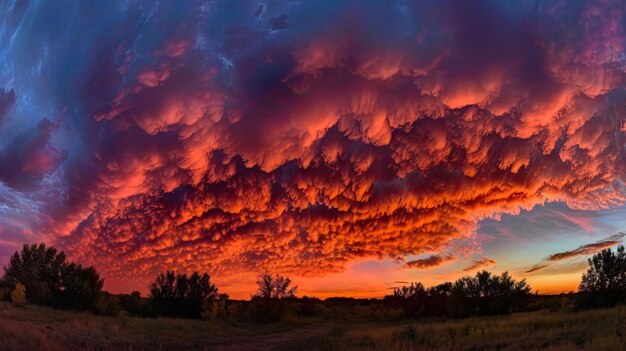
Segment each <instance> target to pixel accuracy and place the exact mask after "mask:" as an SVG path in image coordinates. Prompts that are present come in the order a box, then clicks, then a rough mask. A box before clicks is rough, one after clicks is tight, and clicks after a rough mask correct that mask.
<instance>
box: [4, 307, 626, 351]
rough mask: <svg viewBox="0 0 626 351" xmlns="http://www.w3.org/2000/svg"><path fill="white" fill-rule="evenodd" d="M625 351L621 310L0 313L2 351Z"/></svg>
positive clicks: (625, 332)
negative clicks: (241, 315) (389, 314)
mask: <svg viewBox="0 0 626 351" xmlns="http://www.w3.org/2000/svg"><path fill="white" fill-rule="evenodd" d="M26 349H28V350H51V351H54V350H538V349H541V350H575V349H580V350H624V349H626V307H624V306H619V307H616V308H612V309H602V310H589V311H584V312H580V313H575V312H547V311H537V312H531V313H517V314H512V315H508V316H498V317H473V318H468V319H459V320H448V321H443V320H420V321H408V322H407V321H405V322H387V323H374V322H362V323H359V322H349V323H335V322H333V321H330V322H329V321H326V320H321V319H303V320H298V321H294V322H292V323H289V324H276V325H266V326H258V325H248V324H232V323H219V322H205V321H197V320H184V319H167V318H156V319H149V318H147V319H142V318H136V317H130V316H119V317H100V316H94V315H92V314H89V313H76V312H72V311H58V310H53V309H49V308H45V307H38V306H30V305H29V306H26V307H24V308H16V307H13V306H11V305H8V304H2V305H1V308H0V350H3V351H4V350H26Z"/></svg>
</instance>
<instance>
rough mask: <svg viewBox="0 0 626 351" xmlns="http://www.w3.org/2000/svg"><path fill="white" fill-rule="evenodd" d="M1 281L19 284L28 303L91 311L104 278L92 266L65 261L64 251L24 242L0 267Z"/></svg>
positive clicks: (100, 291)
mask: <svg viewBox="0 0 626 351" xmlns="http://www.w3.org/2000/svg"><path fill="white" fill-rule="evenodd" d="M4 272H5V274H4V276H3V278H2V281H3V284H4V285H6V286H8V287H14V286H15V285H16V284H23V285H24V287H25V288H26V299H27V300H28V302H30V303H35V304H43V305H49V306H53V307H62V308H74V309H78V310H94V308H95V306H96V302H97V301H98V298H99V297H100V294H101V293H102V286H103V284H104V281H103V280H102V279H100V275H99V274H98V272H97V271H96V269H95V268H94V267H87V268H85V267H83V266H81V265H78V264H75V263H68V262H67V261H66V257H65V254H64V253H63V252H58V251H57V250H56V249H55V248H53V247H46V245H45V244H39V245H36V244H33V245H24V246H23V247H22V250H21V251H20V252H15V253H14V254H13V255H12V256H11V258H10V260H9V264H8V266H6V267H4Z"/></svg>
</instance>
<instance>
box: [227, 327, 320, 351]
mask: <svg viewBox="0 0 626 351" xmlns="http://www.w3.org/2000/svg"><path fill="white" fill-rule="evenodd" d="M328 332H329V329H328V328H325V327H322V326H311V327H306V328H300V329H292V330H288V331H284V332H280V333H273V334H267V335H258V336H246V337H241V338H240V339H239V340H235V341H233V342H232V343H229V344H227V345H220V346H216V348H215V350H216V351H274V350H280V349H281V347H282V349H283V350H284V347H286V346H289V345H291V344H295V343H302V342H303V341H305V342H311V343H315V342H318V341H319V340H320V338H321V337H323V336H325V335H326V334H328Z"/></svg>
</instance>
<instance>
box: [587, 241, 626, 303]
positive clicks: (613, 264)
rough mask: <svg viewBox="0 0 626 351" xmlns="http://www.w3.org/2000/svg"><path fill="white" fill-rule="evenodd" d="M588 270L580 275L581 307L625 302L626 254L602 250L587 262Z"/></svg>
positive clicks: (619, 249)
mask: <svg viewBox="0 0 626 351" xmlns="http://www.w3.org/2000/svg"><path fill="white" fill-rule="evenodd" d="M587 262H588V264H589V268H588V269H587V272H586V273H584V274H583V275H582V278H581V281H580V285H579V290H580V291H581V299H580V300H579V301H578V304H579V305H580V306H583V307H603V306H612V305H615V304H617V303H619V302H626V252H624V246H623V245H620V246H618V247H617V249H616V250H615V252H613V250H611V249H604V250H602V251H601V252H599V253H597V254H595V255H593V257H592V258H590V259H588V260H587Z"/></svg>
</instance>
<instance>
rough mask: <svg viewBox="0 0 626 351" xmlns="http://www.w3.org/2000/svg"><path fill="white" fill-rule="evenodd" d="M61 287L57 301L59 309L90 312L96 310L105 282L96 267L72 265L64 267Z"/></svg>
mask: <svg viewBox="0 0 626 351" xmlns="http://www.w3.org/2000/svg"><path fill="white" fill-rule="evenodd" d="M61 285H62V288H63V289H62V290H61V291H59V292H58V293H57V299H56V300H57V304H58V305H59V307H64V308H75V309H78V310H89V309H94V308H96V304H97V302H98V299H99V298H100V295H101V294H102V286H103V285H104V280H103V279H100V274H99V273H98V272H97V271H96V269H95V268H94V267H87V268H84V267H83V266H81V265H79V264H75V263H70V264H68V265H66V266H65V267H63V270H62V274H61Z"/></svg>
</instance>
